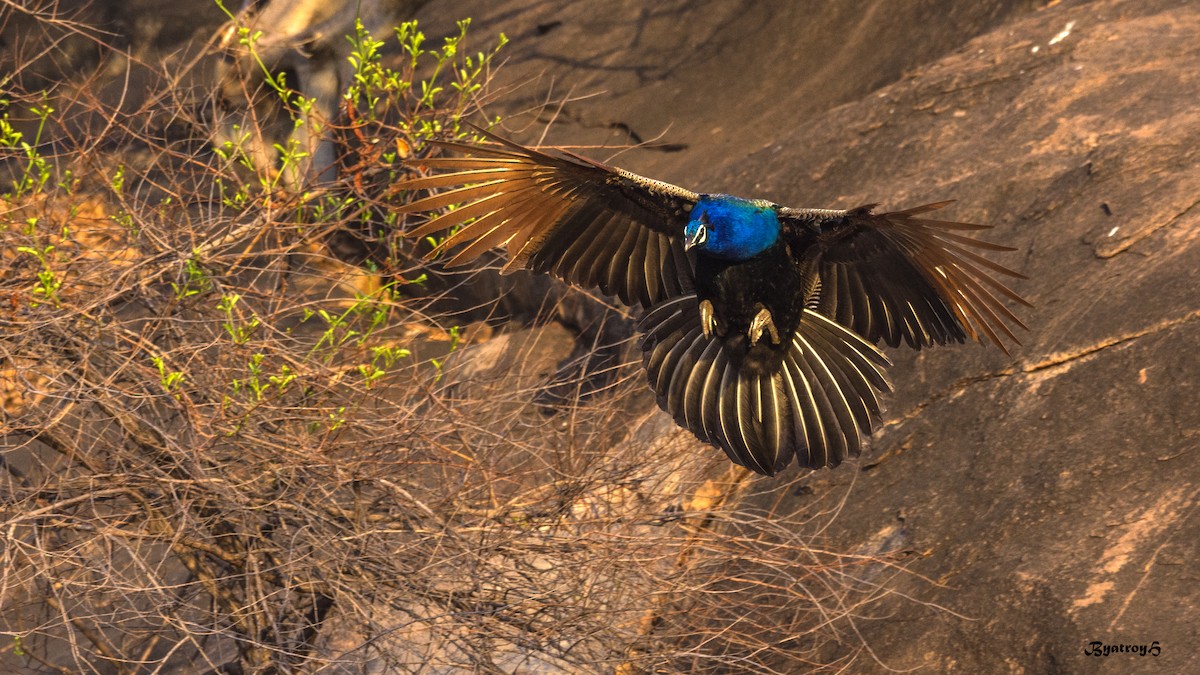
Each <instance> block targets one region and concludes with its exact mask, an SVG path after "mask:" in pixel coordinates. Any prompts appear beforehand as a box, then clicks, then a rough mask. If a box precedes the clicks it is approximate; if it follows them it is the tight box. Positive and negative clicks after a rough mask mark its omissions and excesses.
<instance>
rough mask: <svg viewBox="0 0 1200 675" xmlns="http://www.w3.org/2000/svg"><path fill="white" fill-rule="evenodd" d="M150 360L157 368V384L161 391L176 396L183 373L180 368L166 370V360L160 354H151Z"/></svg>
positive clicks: (181, 383)
mask: <svg viewBox="0 0 1200 675" xmlns="http://www.w3.org/2000/svg"><path fill="white" fill-rule="evenodd" d="M150 362H151V363H153V364H154V367H155V368H157V369H158V377H159V384H161V385H162V388H163V391H165V392H167V393H168V394H174V395H176V396H178V393H177V392H178V390H179V388H180V387H181V386H182V385H183V380H184V374H183V371H180V370H167V365H166V360H165V359H163V357H161V356H151V357H150Z"/></svg>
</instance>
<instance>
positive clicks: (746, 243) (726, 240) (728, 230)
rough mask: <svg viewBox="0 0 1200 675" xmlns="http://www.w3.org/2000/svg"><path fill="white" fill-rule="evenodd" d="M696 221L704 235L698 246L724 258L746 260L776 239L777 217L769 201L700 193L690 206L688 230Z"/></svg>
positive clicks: (690, 229)
mask: <svg viewBox="0 0 1200 675" xmlns="http://www.w3.org/2000/svg"><path fill="white" fill-rule="evenodd" d="M699 224H703V225H704V227H705V228H706V229H707V237H706V240H705V242H704V244H702V245H701V246H699V247H698V248H699V249H700V250H703V251H704V252H705V253H707V254H709V255H712V256H715V257H718V258H724V259H726V260H746V259H748V258H753V257H754V256H756V255H758V254H759V253H762V252H763V251H765V250H767V249H768V248H770V247H771V246H772V245H774V244H775V242H776V241H777V240H778V239H779V218H778V216H776V214H775V208H774V206H773V205H772V204H771V203H770V202H766V201H763V200H749V199H741V198H739V197H733V196H730V195H719V194H718V195H700V199H699V201H697V202H696V205H695V206H694V207H692V212H691V222H689V223H688V230H687V231H689V232H691V231H694V228H696V227H697V226H698V225H699Z"/></svg>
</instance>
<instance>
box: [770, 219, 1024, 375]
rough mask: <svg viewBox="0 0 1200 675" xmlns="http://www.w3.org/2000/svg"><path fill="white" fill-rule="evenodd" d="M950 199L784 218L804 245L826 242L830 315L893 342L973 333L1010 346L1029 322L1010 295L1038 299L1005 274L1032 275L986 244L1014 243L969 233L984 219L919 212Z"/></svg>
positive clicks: (825, 303)
mask: <svg viewBox="0 0 1200 675" xmlns="http://www.w3.org/2000/svg"><path fill="white" fill-rule="evenodd" d="M949 203H950V202H938V203H936V204H925V205H923V206H918V207H916V208H912V209H907V210H905V211H896V212H893V213H882V214H874V213H871V210H870V207H860V208H858V209H853V210H850V211H824V210H815V209H789V208H782V209H780V217H781V219H783V221H784V223H785V232H787V233H788V236H789V237H791V238H792V239H793V241H794V242H796V243H797V245H799V244H801V243H804V244H807V245H810V246H811V245H813V244H814V243H815V244H816V245H817V246H818V247H819V249H820V251H821V263H820V269H819V274H820V276H821V281H822V284H823V286H822V287H823V295H822V297H821V298H820V301H819V304H818V306H819V308H820V311H821V312H822V313H823V314H825V315H826V316H828V317H830V318H832V319H834V320H835V321H837V322H839V323H841V324H843V325H845V326H848V327H850V328H853V329H854V330H855V331H856V332H858V333H860V334H862V335H863V336H865V337H866V338H867V339H868V340H871V341H872V342H875V341H879V340H883V341H884V342H886V343H887V344H888V345H890V346H893V347H895V346H899V344H900V343H901V341H903V342H905V343H907V344H909V345H910V346H912V347H914V348H917V349H920V348H922V347H926V346H929V345H933V344H946V343H948V342H962V341H964V340H965V339H967V338H971V339H972V340H976V341H983V340H984V339H986V340H987V341H989V342H992V343H994V344H995V345H997V346H998V347H1000V348H1001V349H1003V350H1004V351H1006V352H1007V351H1008V348H1007V346H1006V342H1012V343H1018V342H1019V340H1018V338H1017V336H1016V332H1015V329H1016V328H1021V329H1024V328H1025V324H1023V323H1022V322H1021V320H1020V318H1019V317H1017V315H1016V314H1015V313H1014V312H1013V310H1012V309H1011V308H1010V307H1009V306H1008V304H1007V303H1016V304H1020V305H1025V306H1029V303H1028V302H1027V301H1026V300H1025V299H1024V298H1022V297H1021V296H1020V295H1019V294H1017V293H1016V292H1015V291H1013V290H1012V289H1011V288H1009V287H1008V285H1007V284H1006V283H1004V281H1002V278H1004V277H1008V278H1013V279H1023V278H1024V277H1023V276H1022V275H1021V274H1019V273H1017V272H1015V271H1013V270H1012V269H1010V268H1008V267H1006V266H1004V265H1001V264H1000V263H998V262H996V261H994V260H992V259H990V258H988V257H987V256H985V255H983V253H984V252H1005V251H1012V250H1014V249H1012V248H1010V247H1008V246H1003V245H1000V244H995V243H992V242H988V241H983V240H980V239H976V238H975V237H974V236H971V235H969V234H963V233H967V232H978V231H981V230H986V229H988V227H987V226H984V225H975V224H972V223H956V222H951V221H944V220H932V219H927V218H918V217H916V216H919V215H921V214H923V213H928V212H929V211H933V210H936V209H940V208H942V207H944V206H946V205H947V204H949Z"/></svg>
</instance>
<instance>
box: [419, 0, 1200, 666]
mask: <svg viewBox="0 0 1200 675" xmlns="http://www.w3.org/2000/svg"><path fill="white" fill-rule="evenodd" d="M1049 4H1050V5H1051V6H1049V7H1044V8H1042V7H1030V6H1029V4H1028V3H1001V2H995V3H974V4H971V5H969V6H968V4H966V3H948V2H947V3H936V2H926V3H911V5H909V4H903V5H902V4H901V3H885V2H875V3H871V4H869V5H868V6H867V7H866V8H856V9H855V10H854V12H853V14H851V12H850V10H849V8H848V7H849V6H847V7H846V8H843V7H842V6H841V5H836V6H835V5H826V4H824V3H808V2H796V3H749V2H747V3H735V2H701V3H684V2H673V3H658V4H654V5H650V6H645V7H643V5H642V4H641V3H634V2H624V3H611V4H605V5H604V9H603V10H602V11H601V10H599V9H597V5H594V4H592V3H559V2H547V3H531V2H528V1H527V0H512V1H510V2H498V3H492V2H466V3H461V4H456V5H455V6H453V8H449V7H445V6H430V7H428V8H426V10H425V13H424V15H423V16H422V18H423V20H424V21H426V22H427V24H426V26H427V28H428V27H431V26H437V25H446V26H448V25H450V24H449V21H450V20H451V18H453V17H451V16H450V14H451V13H453V14H454V15H455V16H462V15H470V16H473V17H475V19H476V22H475V24H474V27H473V29H474V30H475V31H477V33H476V35H486V34H488V33H491V32H495V31H499V30H504V31H506V32H508V34H509V36H510V37H511V38H513V40H514V43H513V45H512V49H511V51H510V52H509V57H510V61H509V63H508V65H507V66H506V67H505V70H504V72H503V73H502V80H504V81H506V82H527V81H528V80H529V78H531V77H534V76H535V75H539V74H540V75H541V76H542V77H541V79H540V80H538V81H535V82H533V83H528V84H525V85H524V86H523V87H522V88H520V89H517V90H516V91H515V93H513V94H512V95H511V96H510V97H509V98H507V99H504V100H502V101H501V102H500V103H498V104H497V106H498V108H500V109H498V110H496V111H494V112H501V113H504V114H507V115H512V114H514V113H516V112H517V111H520V110H522V109H525V108H527V107H528V106H533V105H535V104H536V103H537V102H539V101H541V100H543V99H545V98H547V97H549V98H551V99H552V98H554V97H564V96H568V95H570V96H571V97H575V98H579V100H573V101H571V102H568V103H567V104H565V105H564V106H562V108H561V110H559V109H557V107H556V106H555V105H549V106H546V107H545V108H542V109H540V112H539V117H540V120H541V121H545V120H548V119H550V118H552V117H554V118H556V119H557V123H556V124H555V125H554V127H553V129H552V132H551V134H550V136H549V139H550V140H551V141H554V142H561V143H598V142H609V143H616V142H628V141H629V138H630V135H629V132H630V131H631V130H632V131H633V132H634V133H636V134H637V135H638V137H640V138H642V139H646V140H649V139H651V138H654V137H657V136H659V135H660V134H661V136H662V138H661V140H662V142H664V143H668V144H673V147H672V149H673V150H674V151H672V152H661V151H631V152H627V153H624V154H621V155H620V156H619V157H618V158H617V159H616V162H617V163H619V164H620V165H622V166H625V167H627V168H630V169H633V170H637V171H641V172H644V173H648V174H650V175H653V176H655V177H659V178H663V179H667V180H671V181H674V182H678V183H680V184H682V185H686V186H688V187H691V188H696V189H702V190H707V191H728V192H733V193H739V194H744V195H747V196H756V197H766V198H770V199H773V200H775V201H778V202H780V203H785V204H789V205H794V206H812V207H851V206H855V205H857V204H860V203H863V202H876V201H877V202H881V203H882V205H883V206H885V207H904V206H911V205H913V204H919V203H923V202H926V201H934V200H937V199H943V198H948V197H953V198H956V199H958V200H959V203H958V204H956V205H955V206H954V207H953V211H952V215H953V217H955V218H957V219H962V220H967V221H974V222H984V223H989V224H992V225H995V226H996V230H995V231H994V232H993V233H992V238H993V239H995V240H997V241H1000V242H1004V243H1008V244H1010V245H1013V246H1016V247H1018V249H1019V251H1018V252H1017V253H1014V254H1010V256H1009V257H1008V259H1007V260H1008V262H1011V263H1012V264H1014V265H1015V266H1016V267H1017V268H1018V269H1020V270H1022V271H1023V272H1024V273H1025V274H1027V275H1028V276H1029V281H1027V282H1023V283H1021V284H1020V285H1019V290H1020V291H1021V292H1022V293H1024V294H1025V296H1026V297H1027V298H1029V299H1030V300H1031V301H1032V302H1033V303H1034V304H1035V308H1034V309H1033V310H1031V311H1027V312H1026V313H1025V317H1026V320H1027V323H1028V325H1029V327H1030V332H1029V333H1028V334H1027V335H1026V336H1025V338H1024V343H1025V344H1024V345H1022V346H1020V347H1017V348H1016V349H1015V350H1014V353H1013V354H1012V356H1011V357H1010V356H1006V355H1004V354H1003V353H1000V352H999V351H997V350H983V349H980V348H977V347H972V346H966V347H957V348H943V349H934V350H931V351H928V352H923V353H911V352H907V351H898V350H897V351H892V352H891V356H892V358H893V359H894V360H895V361H896V367H895V368H894V369H893V371H892V375H893V379H894V381H895V383H896V390H897V391H896V393H895V395H894V396H893V397H892V398H891V400H890V406H889V411H888V412H887V414H886V420H885V424H884V428H883V429H882V430H881V431H880V432H879V433H877V434H876V436H875V438H874V443H873V447H872V448H871V449H870V450H869V451H868V452H867V453H866V454H865V456H864V457H863V459H862V460H861V461H860V462H859V463H857V464H855V463H851V464H849V465H846V466H844V467H842V468H839V469H837V470H835V471H831V472H819V473H816V474H813V475H812V476H810V477H808V478H806V479H803V480H801V481H800V483H801V488H802V489H800V490H795V491H790V490H789V491H787V492H783V491H781V490H771V489H770V488H771V487H772V483H771V481H770V480H769V479H758V483H757V484H756V485H754V492H755V493H756V494H757V496H754V497H750V498H749V500H748V502H747V503H746V507H747V508H756V507H761V508H764V509H765V508H775V509H777V510H782V511H784V512H786V511H793V510H805V509H819V508H828V507H829V505H830V503H831V502H832V503H835V504H836V502H837V501H838V500H840V499H843V498H844V499H845V503H844V506H842V507H841V511H840V514H839V515H838V516H837V517H836V519H835V520H834V521H833V523H832V525H831V526H829V527H828V528H826V529H825V530H824V531H823V532H822V533H821V534H820V539H819V540H820V541H821V542H822V544H823V545H825V546H828V547H832V548H836V549H838V550H843V551H846V550H858V551H861V552H864V553H868V554H869V553H886V552H894V551H911V552H913V556H912V560H911V563H910V564H909V565H908V570H909V571H911V572H912V573H913V574H907V575H900V576H898V577H895V578H892V579H891V581H890V582H889V584H890V587H891V589H892V591H893V592H894V594H893V595H891V596H890V597H889V598H888V599H886V600H884V601H883V602H882V603H881V604H880V605H878V606H875V607H873V608H872V610H871V616H873V617H878V618H873V619H866V618H864V619H861V620H859V621H857V622H856V629H857V631H858V632H859V634H860V635H861V636H862V637H863V639H864V640H865V643H866V644H867V645H868V646H869V647H870V649H871V651H872V652H873V657H874V658H872V657H870V656H867V655H865V654H864V655H861V656H860V657H859V658H858V659H857V660H856V661H854V665H853V669H854V670H855V671H859V672H861V671H884V670H887V669H889V668H895V669H901V670H907V669H911V668H922V667H924V668H931V669H932V670H934V671H942V670H957V671H959V672H997V671H1013V672H1023V671H1029V672H1084V671H1094V670H1100V671H1104V672H1131V671H1132V672H1195V671H1198V670H1200V650H1198V649H1197V648H1196V645H1197V644H1198V642H1200V635H1197V630H1198V629H1197V626H1198V625H1200V603H1198V600H1200V583H1198V582H1200V578H1198V574H1197V569H1198V568H1197V567H1196V565H1195V563H1194V559H1195V554H1196V548H1197V545H1196V542H1197V541H1200V521H1198V520H1197V519H1196V518H1195V517H1194V516H1195V513H1196V505H1197V499H1198V497H1200V489H1198V488H1196V487H1195V486H1196V485H1197V484H1200V453H1198V452H1197V446H1198V445H1200V406H1197V402H1198V401H1200V395H1198V389H1197V384H1196V375H1197V362H1198V361H1197V356H1196V349H1197V347H1198V346H1200V321H1198V320H1200V306H1198V305H1197V300H1196V298H1197V293H1196V288H1197V283H1198V281H1200V279H1198V275H1197V272H1196V269H1197V268H1200V245H1198V244H1197V232H1200V208H1197V204H1200V202H1197V199H1198V197H1197V195H1198V194H1200V171H1198V170H1197V169H1198V165H1200V164H1198V161H1197V159H1198V154H1200V151H1198V150H1197V147H1198V146H1200V113H1198V112H1197V110H1198V108H1197V105H1196V102H1197V101H1200V46H1198V44H1197V42H1196V40H1195V36H1196V35H1197V34H1200V9H1198V8H1197V7H1196V6H1195V5H1194V4H1189V3H1181V2H1134V1H1106V2H1090V3H1079V2H1076V3H1062V4H1059V3H1057V2H1054V3H1049ZM547 91H552V94H547V93H546V92H547ZM589 95H590V97H589V98H581V97H585V96H589ZM525 124H529V130H527V131H526V132H525V133H524V135H523V138H525V139H526V140H528V139H530V138H533V137H534V136H533V134H534V131H535V130H540V129H541V127H542V125H541V124H540V123H534V122H533V121H532V120H531V119H530V116H529V115H525V116H519V115H518V116H516V117H513V118H511V121H510V122H509V129H510V130H515V131H517V132H520V130H521V129H522V128H523V127H524V125H525ZM518 135H520V134H519V133H518ZM592 154H593V155H594V156H596V157H598V158H601V159H604V158H607V157H608V156H609V155H611V154H612V153H611V152H606V151H603V150H598V151H593V152H592ZM674 433H684V432H674ZM695 452H697V453H700V454H702V455H704V457H705V458H707V457H708V456H709V455H710V454H711V453H717V452H719V451H717V450H715V449H713V448H708V447H703V446H700V445H699V444H698V443H697V447H696V449H695ZM794 478H795V477H794V476H785V477H783V478H781V479H775V480H776V481H777V482H778V483H779V485H783V483H784V482H786V481H789V480H794ZM880 542H882V543H880ZM870 580H871V579H870V577H869V574H868V572H864V573H863V579H862V582H863V583H869V582H870ZM780 611H784V608H782V607H781V608H780ZM1092 641H1099V642H1102V643H1104V644H1135V645H1138V644H1150V643H1152V642H1155V641H1157V642H1158V643H1159V645H1160V646H1161V655H1160V656H1158V657H1152V656H1137V655H1131V654H1115V655H1110V656H1107V657H1086V656H1084V651H1085V650H1087V649H1089V648H1090V647H1089V644H1090V643H1091V642H1092ZM828 656H829V657H830V658H831V659H832V658H836V657H837V656H839V654H838V653H836V651H831V652H830V653H829V654H828ZM765 661H766V662H767V663H770V658H769V657H766V658H765Z"/></svg>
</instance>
